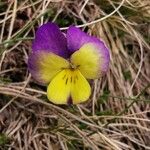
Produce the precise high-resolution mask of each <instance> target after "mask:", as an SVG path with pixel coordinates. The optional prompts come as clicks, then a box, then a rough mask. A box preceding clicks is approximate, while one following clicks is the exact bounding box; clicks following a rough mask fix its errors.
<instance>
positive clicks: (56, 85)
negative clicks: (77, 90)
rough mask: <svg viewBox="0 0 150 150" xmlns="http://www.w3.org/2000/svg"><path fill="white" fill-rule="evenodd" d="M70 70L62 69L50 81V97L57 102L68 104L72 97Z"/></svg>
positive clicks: (48, 94) (48, 91) (48, 93)
mask: <svg viewBox="0 0 150 150" xmlns="http://www.w3.org/2000/svg"><path fill="white" fill-rule="evenodd" d="M69 73H70V72H68V71H67V69H65V70H63V71H61V72H60V73H58V75H56V76H55V77H54V79H53V80H52V81H51V82H50V84H49V86H48V89H47V96H48V99H49V100H50V101H51V102H53V103H55V104H66V103H67V100H68V99H69V97H70V88H71V83H70V82H69V76H70V74H69Z"/></svg>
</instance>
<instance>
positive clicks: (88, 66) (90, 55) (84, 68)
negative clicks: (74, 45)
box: [71, 43, 104, 79]
mask: <svg viewBox="0 0 150 150" xmlns="http://www.w3.org/2000/svg"><path fill="white" fill-rule="evenodd" d="M71 63H72V64H73V65H74V66H76V67H77V68H78V69H79V70H80V72H81V73H82V75H83V76H84V77H85V78H87V79H96V78H99V77H100V76H101V73H102V67H103V66H102V65H103V64H104V63H103V57H102V54H101V53H100V51H99V50H98V48H97V46H96V45H95V44H92V43H88V44H84V45H83V46H82V47H81V48H80V49H79V50H78V51H76V52H75V53H73V55H72V56H71Z"/></svg>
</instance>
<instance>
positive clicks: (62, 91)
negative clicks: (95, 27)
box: [28, 23, 110, 104]
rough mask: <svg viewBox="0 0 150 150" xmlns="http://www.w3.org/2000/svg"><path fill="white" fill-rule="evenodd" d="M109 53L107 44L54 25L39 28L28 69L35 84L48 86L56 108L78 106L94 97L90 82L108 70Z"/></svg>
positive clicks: (75, 29) (72, 27)
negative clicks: (63, 30)
mask: <svg viewBox="0 0 150 150" xmlns="http://www.w3.org/2000/svg"><path fill="white" fill-rule="evenodd" d="M109 61H110V55H109V50H108V48H107V47H106V46H105V44H104V42H103V41H102V40H100V39H98V38H96V37H92V36H90V35H88V34H86V33H85V32H83V31H81V30H80V29H79V28H77V27H74V26H70V27H69V28H68V30H67V32H66V34H65V33H62V32H61V31H60V29H59V27H58V26H57V25H56V24H54V23H46V24H44V25H42V26H41V27H39V28H38V30H37V32H36V34H35V39H34V40H33V44H32V53H31V54H30V56H29V60H28V68H29V71H30V73H31V75H32V76H33V78H34V79H35V80H37V81H38V82H39V83H41V84H44V85H47V97H48V99H49V100H50V101H51V102H53V103H55V104H78V103H82V102H85V101H87V100H88V99H89V97H90V95H91V87H90V85H89V83H88V80H90V79H98V78H100V77H101V76H102V75H103V74H105V73H106V72H107V70H108V66H109Z"/></svg>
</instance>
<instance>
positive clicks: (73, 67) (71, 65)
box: [70, 62, 80, 70]
mask: <svg viewBox="0 0 150 150" xmlns="http://www.w3.org/2000/svg"><path fill="white" fill-rule="evenodd" d="M79 66H80V65H74V64H73V63H71V62H70V69H71V70H72V69H73V70H74V69H78V68H79Z"/></svg>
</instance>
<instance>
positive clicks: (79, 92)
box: [71, 70, 91, 104]
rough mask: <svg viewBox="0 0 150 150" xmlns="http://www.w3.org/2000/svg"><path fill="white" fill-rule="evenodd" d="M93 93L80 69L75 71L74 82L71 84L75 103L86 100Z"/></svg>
mask: <svg viewBox="0 0 150 150" xmlns="http://www.w3.org/2000/svg"><path fill="white" fill-rule="evenodd" d="M90 95H91V87H90V85H89V83H88V82H87V80H86V79H85V78H84V76H83V75H82V74H81V73H80V71H79V70H76V72H75V73H74V82H72V85H71V97H72V100H73V104H78V103H82V102H85V101H86V100H87V99H88V98H89V97H90Z"/></svg>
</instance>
